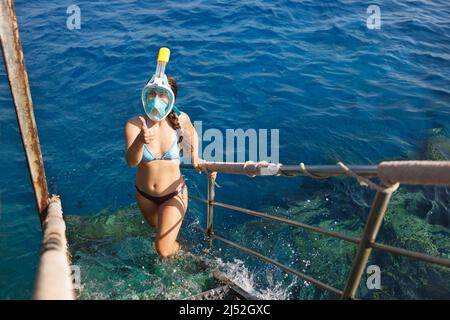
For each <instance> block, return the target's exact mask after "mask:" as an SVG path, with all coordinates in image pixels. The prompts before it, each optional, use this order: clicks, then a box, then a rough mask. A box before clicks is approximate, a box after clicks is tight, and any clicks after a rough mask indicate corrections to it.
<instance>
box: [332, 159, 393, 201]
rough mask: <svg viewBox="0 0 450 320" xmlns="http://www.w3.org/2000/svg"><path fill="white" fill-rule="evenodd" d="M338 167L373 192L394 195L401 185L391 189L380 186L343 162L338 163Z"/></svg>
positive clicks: (390, 187)
mask: <svg viewBox="0 0 450 320" xmlns="http://www.w3.org/2000/svg"><path fill="white" fill-rule="evenodd" d="M338 166H339V167H341V169H342V170H344V171H345V173H346V174H347V175H348V176H351V177H353V178H355V179H356V180H357V181H358V182H359V184H360V185H361V186H363V187H368V188H370V189H372V190H376V191H379V192H383V193H392V192H394V191H395V190H397V189H398V187H399V185H400V184H399V183H394V184H393V185H391V186H389V187H383V186H379V185H378V184H376V183H374V182H372V181H371V180H369V179H367V178H365V177H362V176H360V175H358V174H356V173H354V172H353V171H351V170H350V169H349V168H348V167H347V166H346V165H345V164H343V163H342V162H338Z"/></svg>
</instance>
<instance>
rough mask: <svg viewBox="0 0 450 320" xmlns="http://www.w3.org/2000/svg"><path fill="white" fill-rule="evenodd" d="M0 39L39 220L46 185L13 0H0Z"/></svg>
mask: <svg viewBox="0 0 450 320" xmlns="http://www.w3.org/2000/svg"><path fill="white" fill-rule="evenodd" d="M0 42H1V46H2V52H3V59H4V61H5V66H6V73H7V75H8V81H9V87H10V89H11V96H12V99H13V101H14V107H15V109H16V115H17V122H18V123H19V131H20V136H21V138H22V145H23V148H24V150H25V157H26V159H27V164H28V170H29V172H30V176H31V182H32V185H33V189H34V195H35V198H36V203H37V208H38V212H39V217H40V219H41V223H42V222H43V221H44V217H45V211H46V209H47V206H48V199H49V195H48V187H47V180H46V178H45V170H44V162H43V160H42V153H41V146H40V143H39V137H38V133H37V127H36V121H35V119H34V112H33V103H32V101H31V93H30V85H29V83H28V74H27V70H26V67H25V58H24V55H23V52H22V44H21V42H20V38H19V27H18V25H17V18H16V14H15V12H14V3H13V1H12V0H0Z"/></svg>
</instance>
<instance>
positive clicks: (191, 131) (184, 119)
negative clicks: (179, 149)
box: [180, 112, 204, 173]
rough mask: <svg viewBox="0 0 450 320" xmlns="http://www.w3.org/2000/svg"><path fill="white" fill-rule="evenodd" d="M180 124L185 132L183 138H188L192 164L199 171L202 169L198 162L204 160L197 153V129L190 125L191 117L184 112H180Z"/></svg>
mask: <svg viewBox="0 0 450 320" xmlns="http://www.w3.org/2000/svg"><path fill="white" fill-rule="evenodd" d="M180 124H181V126H182V129H183V131H184V132H185V135H184V138H188V140H189V147H190V148H189V149H190V150H189V151H190V156H191V161H192V166H193V167H194V168H195V169H196V170H197V172H198V173H201V172H202V170H201V168H200V166H199V164H200V163H202V162H204V160H202V159H201V158H200V157H199V155H198V153H199V148H198V134H197V131H196V130H195V127H194V126H193V125H192V122H191V119H190V118H189V116H188V115H187V114H186V113H184V112H182V113H181V115H180Z"/></svg>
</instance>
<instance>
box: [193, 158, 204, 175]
mask: <svg viewBox="0 0 450 320" xmlns="http://www.w3.org/2000/svg"><path fill="white" fill-rule="evenodd" d="M204 163H206V161H205V160H203V159H201V158H199V157H192V166H193V167H194V169H195V170H197V172H198V173H202V169H203V168H202V165H203V164H204Z"/></svg>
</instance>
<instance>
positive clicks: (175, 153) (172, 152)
mask: <svg viewBox="0 0 450 320" xmlns="http://www.w3.org/2000/svg"><path fill="white" fill-rule="evenodd" d="M146 121H147V119H146ZM147 125H148V121H147ZM174 135H175V140H174V142H173V144H172V146H171V147H170V149H169V150H168V151H167V152H166V153H165V154H164V155H163V156H162V157H161V158H156V157H155V156H154V155H153V154H152V152H151V151H150V149H149V148H148V147H147V145H146V144H144V153H143V154H142V160H145V161H153V160H171V159H178V158H180V149H179V147H178V133H177V132H176V131H175V132H174Z"/></svg>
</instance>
